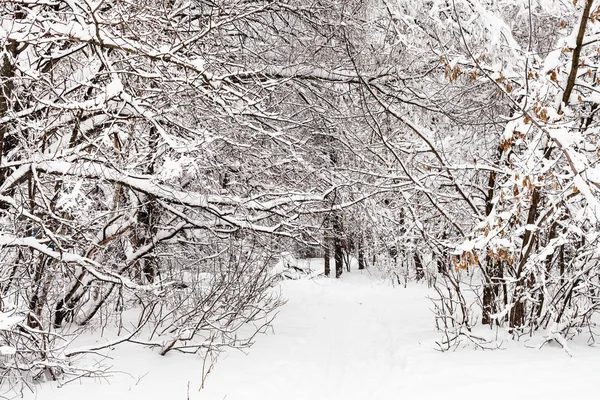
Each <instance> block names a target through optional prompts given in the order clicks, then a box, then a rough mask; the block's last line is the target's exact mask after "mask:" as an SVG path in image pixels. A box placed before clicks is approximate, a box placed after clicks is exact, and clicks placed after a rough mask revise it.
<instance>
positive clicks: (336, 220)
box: [333, 214, 344, 278]
mask: <svg viewBox="0 0 600 400" xmlns="http://www.w3.org/2000/svg"><path fill="white" fill-rule="evenodd" d="M342 231H343V229H342V221H341V217H340V215H339V214H336V215H335V216H334V217H333V251H334V254H333V256H334V258H335V277H336V278H339V277H340V276H342V273H343V272H344V249H343V247H342Z"/></svg>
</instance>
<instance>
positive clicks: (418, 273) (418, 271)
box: [413, 252, 425, 282]
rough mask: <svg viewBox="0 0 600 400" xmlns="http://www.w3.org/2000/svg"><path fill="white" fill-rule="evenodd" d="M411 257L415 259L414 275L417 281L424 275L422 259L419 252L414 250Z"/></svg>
mask: <svg viewBox="0 0 600 400" xmlns="http://www.w3.org/2000/svg"><path fill="white" fill-rule="evenodd" d="M413 258H414V260H415V277H416V279H417V282H418V281H420V280H421V279H423V278H424V277H425V270H424V269H423V261H422V260H421V256H419V253H417V252H415V255H414V257H413Z"/></svg>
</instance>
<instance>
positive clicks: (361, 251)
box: [357, 236, 367, 270]
mask: <svg viewBox="0 0 600 400" xmlns="http://www.w3.org/2000/svg"><path fill="white" fill-rule="evenodd" d="M357 245H358V269H359V270H361V269H365V268H366V267H367V263H366V260H365V243H364V241H363V238H362V236H361V237H360V239H359V240H358V243H357Z"/></svg>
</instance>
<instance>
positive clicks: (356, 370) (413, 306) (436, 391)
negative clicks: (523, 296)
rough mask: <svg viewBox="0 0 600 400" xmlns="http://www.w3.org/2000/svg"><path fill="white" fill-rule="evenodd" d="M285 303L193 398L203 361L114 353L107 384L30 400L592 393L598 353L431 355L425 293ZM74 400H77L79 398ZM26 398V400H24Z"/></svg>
mask: <svg viewBox="0 0 600 400" xmlns="http://www.w3.org/2000/svg"><path fill="white" fill-rule="evenodd" d="M281 290H282V292H283V294H284V296H285V297H286V298H288V299H289V301H288V303H287V304H286V305H285V306H284V307H283V308H282V309H281V311H280V314H279V315H278V318H277V319H276V321H275V324H274V334H268V335H261V336H259V337H257V340H256V344H255V345H254V346H253V347H252V348H250V349H249V350H247V352H246V353H242V352H240V351H228V352H227V353H225V354H224V355H222V357H221V358H220V359H219V360H218V362H217V363H216V366H215V368H214V371H213V372H212V373H211V374H210V375H209V376H208V378H207V380H206V386H205V388H204V389H203V390H201V391H199V390H198V389H199V388H200V377H201V371H202V361H201V360H200V359H199V358H196V357H193V356H185V355H180V354H173V355H168V356H166V357H161V356H159V355H157V354H156V353H153V352H151V351H150V350H148V349H143V348H140V347H136V346H131V347H127V346H129V345H125V346H121V347H120V348H118V349H117V350H115V351H113V352H112V353H111V356H112V357H114V361H113V362H114V365H115V368H116V369H117V370H121V371H127V372H129V373H130V374H131V375H125V374H117V375H115V376H113V377H112V378H111V379H110V381H109V382H106V381H101V382H100V381H92V380H82V381H81V382H79V383H77V382H75V383H72V384H69V385H67V386H65V387H63V388H57V387H54V386H53V385H51V384H49V385H45V386H43V387H42V388H41V389H40V390H39V391H38V394H37V398H38V399H42V400H46V399H55V398H60V399H61V400H71V399H73V400H74V399H78V400H80V399H82V398H86V399H89V400H95V399H102V400H105V399H107V398H114V399H121V398H123V399H127V400H138V399H139V400H142V399H143V400H170V399H181V400H185V399H209V400H213V399H214V400H223V399H226V400H254V399H256V400H259V399H260V400H281V399H285V400H301V399H302V400H303V399H306V400H308V399H316V400H338V399H340V400H342V399H343V400H354V399H356V400H359V399H360V400H364V399H409V400H412V399H435V398H444V399H460V400H465V399H478V400H479V399H481V398H482V397H484V398H486V400H489V399H506V398H511V399H512V400H515V399H517V400H518V399H528V400H531V399H537V398H541V397H544V398H546V399H561V400H564V399H566V398H577V396H584V395H587V396H589V395H590V394H591V395H592V396H593V398H595V394H596V393H597V388H596V386H597V377H598V372H597V367H598V365H600V348H591V347H587V346H583V345H579V346H576V345H573V349H572V352H573V355H574V357H572V358H571V357H569V356H567V355H566V354H565V352H564V351H563V350H562V349H560V348H558V347H556V346H546V347H544V349H543V350H533V349H529V348H525V347H524V346H523V345H522V344H520V343H516V344H515V343H509V349H507V350H498V351H485V352H484V351H480V350H479V351H477V350H473V349H472V348H462V349H459V350H457V351H456V352H450V353H440V352H438V351H436V350H434V345H433V341H434V340H436V339H438V338H439V337H440V335H439V333H437V332H435V330H434V327H433V319H432V316H431V314H430V312H429V306H430V302H429V300H427V299H426V298H425V295H426V294H427V291H426V289H425V287H424V286H423V285H413V286H411V287H409V288H406V289H405V288H398V287H396V288H393V287H391V285H390V284H389V283H384V282H382V281H380V280H378V279H375V278H373V277H371V276H369V275H368V273H365V274H361V273H359V272H352V273H351V274H345V275H344V276H343V279H340V280H336V279H324V278H322V279H314V280H308V279H307V280H299V281H286V282H282V287H281ZM82 396H83V397H82ZM26 398H34V396H33V395H31V394H30V395H28V396H26Z"/></svg>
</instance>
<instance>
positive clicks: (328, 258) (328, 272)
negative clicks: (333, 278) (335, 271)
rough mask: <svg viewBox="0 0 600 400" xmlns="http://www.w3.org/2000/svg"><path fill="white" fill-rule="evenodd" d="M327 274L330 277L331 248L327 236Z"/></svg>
mask: <svg viewBox="0 0 600 400" xmlns="http://www.w3.org/2000/svg"><path fill="white" fill-rule="evenodd" d="M324 257H325V260H324V261H325V276H326V277H329V274H330V273H331V265H330V264H331V250H330V249H329V241H328V240H327V238H325V256H324Z"/></svg>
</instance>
